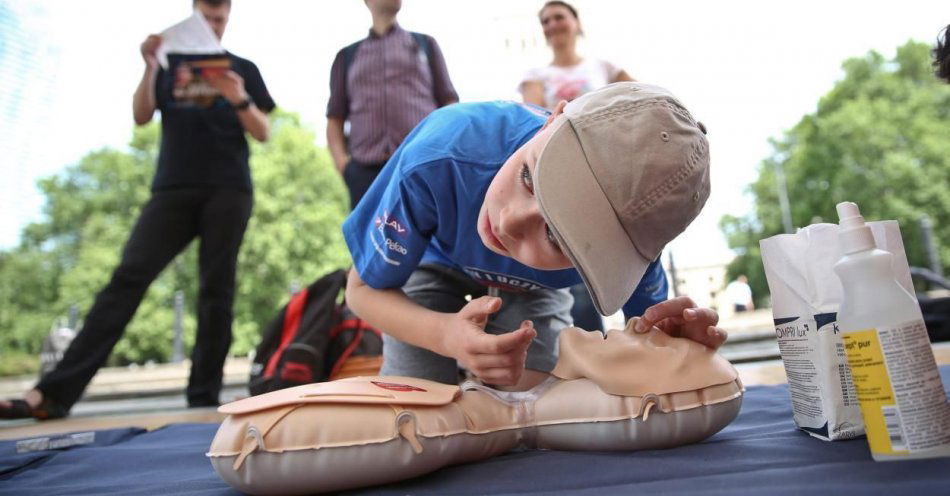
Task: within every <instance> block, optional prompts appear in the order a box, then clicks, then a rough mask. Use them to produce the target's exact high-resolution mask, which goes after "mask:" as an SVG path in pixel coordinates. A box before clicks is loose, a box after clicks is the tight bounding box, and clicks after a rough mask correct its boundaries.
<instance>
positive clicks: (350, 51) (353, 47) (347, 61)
mask: <svg viewBox="0 0 950 496" xmlns="http://www.w3.org/2000/svg"><path fill="white" fill-rule="evenodd" d="M361 43H363V40H360V41H357V42H356V43H351V44H349V45H347V46H346V47H344V48H343V99H344V100H346V106H347V107H348V108H349V106H350V95H349V94H347V91H346V87H347V81H348V78H349V74H350V66H351V65H353V60H354V59H355V58H356V51H357V50H359V48H360V44H361Z"/></svg>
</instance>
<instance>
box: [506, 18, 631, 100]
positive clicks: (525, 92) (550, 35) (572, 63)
mask: <svg viewBox="0 0 950 496" xmlns="http://www.w3.org/2000/svg"><path fill="white" fill-rule="evenodd" d="M538 17H539V18H540V19H541V28H542V29H544V38H545V39H546V40H547V42H548V45H550V46H551V50H552V51H553V52H554V60H553V61H552V62H551V64H550V65H547V66H544V67H537V68H534V69H531V70H530V71H528V74H526V75H525V77H524V80H523V81H522V82H521V87H520V89H521V95H522V98H523V99H524V101H525V103H533V104H535V105H538V106H541V107H546V108H549V109H553V108H554V106H555V105H557V102H559V101H561V100H567V101H571V100H573V99H574V98H577V97H578V96H580V95H583V94H584V93H587V92H588V91H590V90H593V89H596V88H600V87H601V86H605V85H607V84H610V83H616V82H617V81H633V78H631V77H630V75H629V74H627V72H626V71H624V70H623V69H621V68H619V67H617V66H615V65H613V64H611V63H610V62H607V61H604V60H599V59H594V58H584V57H581V56H580V55H578V54H577V37H578V36H580V35H581V34H583V31H582V30H581V21H580V19H579V18H578V16H577V10H576V9H575V8H574V7H572V6H571V5H570V4H568V3H567V2H562V1H560V0H551V1H549V2H547V3H545V4H544V7H542V8H541V12H539V13H538Z"/></svg>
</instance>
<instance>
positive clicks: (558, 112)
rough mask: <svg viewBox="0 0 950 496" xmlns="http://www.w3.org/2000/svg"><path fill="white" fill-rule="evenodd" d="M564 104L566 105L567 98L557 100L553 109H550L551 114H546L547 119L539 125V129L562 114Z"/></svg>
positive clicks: (548, 124)
mask: <svg viewBox="0 0 950 496" xmlns="http://www.w3.org/2000/svg"><path fill="white" fill-rule="evenodd" d="M565 106H567V100H561V101H559V102H557V105H555V106H554V110H552V111H551V115H549V116H548V120H547V121H545V123H544V125H543V126H541V129H544V128H546V127H548V126H550V125H551V123H552V122H554V119H557V117H558V116H559V115H561V114H563V113H564V107H565Z"/></svg>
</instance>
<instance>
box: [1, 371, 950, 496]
mask: <svg viewBox="0 0 950 496" xmlns="http://www.w3.org/2000/svg"><path fill="white" fill-rule="evenodd" d="M941 375H942V377H943V383H944V385H945V386H946V385H948V384H950V366H945V367H942V368H941ZM216 430H217V425H214V424H176V425H171V426H168V427H166V428H163V429H158V430H155V431H152V432H145V431H143V430H141V429H136V428H128V429H114V430H107V431H97V432H96V441H95V443H94V444H90V445H85V446H77V447H74V448H71V449H66V450H61V451H47V452H41V453H30V454H23V455H17V454H16V441H2V442H0V494H4V495H6V494H10V495H14V494H16V495H31V494H38V495H47V496H48V495H59V494H62V495H66V494H69V495H73V494H122V495H137V494H141V495H156V494H160V495H172V494H188V495H199V494H200V495H225V494H228V495H234V494H240V493H238V492H237V491H235V490H233V489H231V488H230V487H228V486H227V485H226V484H225V483H224V482H222V481H221V480H220V479H219V478H218V476H217V474H215V472H214V470H213V469H212V468H211V463H210V462H209V461H208V459H207V458H206V457H205V451H206V450H207V448H208V446H209V445H210V444H211V439H212V438H213V437H214V433H215V431H216ZM948 468H950V459H946V458H944V459H932V460H909V461H902V462H887V463H875V462H874V461H872V460H871V454H870V452H869V451H868V446H867V442H866V441H865V440H864V439H863V438H862V439H856V440H851V441H836V442H826V441H820V440H818V439H814V438H811V437H809V436H808V435H807V434H805V433H804V432H801V431H799V430H797V429H795V426H794V424H793V423H792V412H791V402H790V400H789V397H788V388H787V387H786V386H769V387H752V388H749V391H748V392H747V393H746V395H745V399H744V403H743V405H742V411H741V412H740V414H739V417H738V418H737V419H736V420H735V422H733V423H732V424H730V425H729V426H728V427H726V428H725V429H724V430H723V431H721V432H720V433H718V434H716V435H715V436H713V437H712V438H710V439H708V440H706V441H705V442H702V443H699V444H694V445H690V446H684V447H680V448H675V449H670V450H660V451H642V452H637V453H582V452H557V451H522V452H516V453H510V454H507V455H504V456H499V457H495V458H492V459H489V460H485V461H482V462H478V463H471V464H466V465H459V466H454V467H448V468H445V469H443V470H440V471H438V472H436V473H433V474H429V475H427V476H424V477H420V478H417V479H413V480H409V481H404V482H402V483H398V484H391V485H388V486H381V487H374V488H369V489H364V490H360V491H353V492H352V493H350V494H392V495H405V494H413V495H426V494H432V495H444V494H554V493H557V494H572V495H580V494H590V495H598V496H600V495H603V494H664V495H702V496H710V495H736V494H749V495H758V494H769V495H784V494H789V495H791V494H836V495H847V494H854V495H873V494H881V495H888V496H893V495H896V494H913V495H915V496H922V495H926V494H947V491H948V488H950V470H948Z"/></svg>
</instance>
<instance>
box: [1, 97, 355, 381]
mask: <svg viewBox="0 0 950 496" xmlns="http://www.w3.org/2000/svg"><path fill="white" fill-rule="evenodd" d="M271 120H272V133H271V139H270V140H269V141H268V142H267V143H264V144H257V143H255V144H253V145H252V158H251V170H252V174H253V176H254V182H255V205H254V211H253V214H252V217H251V220H250V224H249V226H248V230H247V233H246V235H245V238H244V244H243V246H242V250H241V254H240V258H239V262H238V284H237V294H236V298H235V321H234V335H235V341H234V344H233V346H232V348H231V351H232V353H234V354H244V353H247V352H248V351H250V350H251V349H252V348H253V347H254V346H255V345H256V344H257V342H258V341H259V333H260V330H261V328H262V327H263V326H264V325H266V323H267V322H268V321H269V320H270V319H272V318H273V317H274V315H275V314H276V313H277V310H278V309H279V307H280V306H281V305H282V304H283V303H285V302H286V300H287V299H288V297H289V289H290V288H291V286H292V285H297V286H298V287H299V286H304V285H306V284H308V283H309V282H310V281H311V280H313V279H315V278H317V277H318V276H320V275H321V274H323V273H325V272H327V271H329V270H331V269H335V268H338V267H344V266H346V265H348V264H349V253H348V252H347V250H346V247H345V245H344V243H343V240H342V234H341V232H340V224H341V223H342V221H343V218H344V217H345V215H346V212H347V207H348V200H347V196H346V190H345V188H344V187H343V185H342V182H341V181H340V178H339V174H337V173H336V171H335V170H334V169H333V166H332V165H331V161H330V159H329V155H328V154H327V152H326V151H325V150H323V149H320V148H318V147H316V146H315V145H314V135H313V133H312V132H311V131H309V130H308V129H306V128H304V127H303V126H302V125H301V124H300V120H299V118H298V117H297V116H296V115H294V114H290V113H287V112H282V111H277V112H275V113H274V114H273V115H272V118H271ZM158 142H159V126H157V125H156V124H152V125H149V126H145V127H141V128H137V129H136V130H135V131H134V134H133V138H132V140H131V142H130V144H129V147H128V149H127V150H115V149H108V148H106V149H101V150H96V151H93V152H90V153H89V154H87V155H86V156H84V157H83V158H82V159H81V160H80V161H79V162H78V163H77V164H75V165H73V166H70V167H67V168H66V169H65V170H64V171H63V172H61V173H60V174H57V175H55V176H52V177H48V178H45V179H42V180H41V181H40V182H39V187H40V190H41V191H42V193H43V194H44V196H45V198H46V204H45V207H44V218H43V220H42V221H40V222H37V223H34V224H31V225H29V226H27V227H26V228H25V229H24V231H23V233H22V234H23V235H22V241H21V243H20V245H19V246H18V247H16V248H15V249H12V250H7V251H2V252H0V356H2V357H4V359H6V358H9V357H10V356H13V355H16V354H33V355H35V354H36V353H37V352H38V351H39V347H40V345H41V343H42V341H43V339H44V337H45V335H46V333H47V331H49V329H50V327H51V325H52V324H53V323H54V321H56V320H57V319H58V318H60V317H61V316H64V315H66V314H67V313H68V309H69V307H70V306H71V305H77V306H78V307H79V308H80V309H81V313H83V312H85V311H86V310H87V309H88V308H89V307H90V305H91V303H92V301H93V299H94V297H95V294H96V293H97V292H98V291H99V290H100V289H101V288H102V287H103V286H104V285H105V284H106V282H108V278H109V277H110V276H111V274H112V271H113V270H114V269H115V266H116V264H117V263H118V261H119V256H120V254H121V247H122V246H123V244H124V243H125V241H126V239H127V238H128V235H129V232H130V231H131V228H132V225H133V222H134V221H135V220H136V219H137V217H138V213H139V210H140V209H141V207H142V205H143V204H144V203H145V201H146V200H147V199H148V197H149V194H150V193H149V187H150V183H151V178H152V175H153V174H154V170H155V159H156V156H157V150H158ZM196 248H197V243H192V245H191V246H189V247H188V249H186V250H185V251H184V252H183V253H182V254H181V255H180V256H179V257H178V258H177V259H176V260H175V261H173V262H172V263H171V264H170V266H169V267H168V268H166V269H165V271H163V272H162V274H161V275H160V276H159V278H158V279H157V280H156V281H155V282H154V283H153V284H152V286H151V287H150V288H149V290H148V292H147V293H146V295H145V299H144V300H143V302H142V304H141V306H140V307H139V309H138V311H137V313H136V315H135V317H134V318H133V320H132V322H131V323H130V324H129V327H128V329H127V331H126V334H125V335H124V337H123V338H122V339H121V340H120V341H119V343H118V344H117V346H116V348H115V351H114V353H113V355H112V358H111V362H112V363H130V362H143V361H146V360H157V361H165V360H167V359H168V358H169V356H170V354H171V343H172V323H173V320H174V309H173V301H174V295H175V292H176V291H179V290H181V291H183V292H184V295H185V302H186V314H185V330H186V336H185V338H186V344H188V345H189V346H190V344H191V343H192V342H193V340H194V332H195V326H196V319H195V316H194V311H195V310H194V306H195V303H196V299H197V272H198V271H197V264H198V260H197V255H196V253H197V249H196ZM0 361H4V360H0ZM3 372H4V371H3V370H0V373H3ZM7 372H11V371H7Z"/></svg>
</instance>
